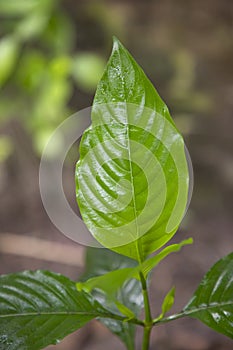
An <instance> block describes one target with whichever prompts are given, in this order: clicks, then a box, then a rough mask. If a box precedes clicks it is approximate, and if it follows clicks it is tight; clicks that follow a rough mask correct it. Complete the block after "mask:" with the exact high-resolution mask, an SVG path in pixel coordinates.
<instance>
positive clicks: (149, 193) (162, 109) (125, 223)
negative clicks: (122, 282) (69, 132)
mask: <svg viewBox="0 0 233 350" xmlns="http://www.w3.org/2000/svg"><path fill="white" fill-rule="evenodd" d="M188 183H189V174H188V168H187V162H186V157H185V150H184V142H183V138H182V136H181V135H180V133H179V132H178V131H177V129H176V128H175V126H174V123H173V121H172V119H171V117H170V115H169V112H168V109H167V107H166V105H165V104H164V102H163V101H162V100H161V98H160V97H159V95H158V94H157V92H156V90H155V89H154V87H153V86H152V84H151V83H150V81H149V80H148V79H147V77H146V76H145V74H144V73H143V71H142V69H141V68H140V67H139V66H138V64H137V63H136V62H135V61H134V59H133V58H132V56H131V55H130V54H129V53H128V51H127V50H126V49H125V48H124V47H123V46H122V45H121V44H120V42H119V41H117V40H116V39H115V40H114V45H113V51H112V54H111V57H110V59H109V62H108V64H107V66H106V69H105V72H104V75H103V77H102V79H101V81H100V83H99V84H98V87H97V91H96V95H95V99H94V104H93V109H92V126H91V127H90V128H89V129H88V130H87V131H86V132H85V133H84V135H83V137H82V141H81V145H80V160H79V162H78V163H77V167H76V193H77V201H78V204H79V208H80V211H81V214H82V217H83V220H84V222H85V223H86V225H87V227H88V228H89V230H90V231H91V233H92V234H93V235H94V237H95V238H96V239H97V240H98V241H99V242H100V243H101V244H102V245H103V246H105V247H107V248H109V249H112V250H115V251H117V252H119V253H120V254H123V255H126V256H129V257H131V258H134V259H136V260H138V261H140V262H141V261H143V260H145V258H146V256H148V255H149V254H150V253H152V252H154V251H155V250H157V249H159V248H160V247H161V246H163V245H164V244H165V243H166V242H167V241H169V239H170V238H171V237H172V236H173V235H174V234H175V232H176V230H177V228H178V226H179V224H180V221H181V219H182V217H183V215H184V212H185V208H186V204H187V195H188Z"/></svg>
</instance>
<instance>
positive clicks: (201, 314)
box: [184, 253, 233, 339]
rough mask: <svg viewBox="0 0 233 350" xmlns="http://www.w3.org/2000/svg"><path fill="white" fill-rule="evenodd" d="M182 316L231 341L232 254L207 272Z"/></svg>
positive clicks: (232, 332)
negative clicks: (196, 320)
mask: <svg viewBox="0 0 233 350" xmlns="http://www.w3.org/2000/svg"><path fill="white" fill-rule="evenodd" d="M184 314H185V315H189V316H191V317H194V318H197V319H199V320H200V321H202V322H203V323H205V324H206V325H207V326H209V327H210V328H213V329H214V330H215V331H217V332H219V333H223V334H225V335H226V336H228V337H230V338H232V339H233V253H231V254H229V255H227V256H226V257H224V258H223V259H220V260H219V261H218V262H217V263H216V264H215V265H214V266H213V267H212V268H211V269H210V270H209V271H208V272H207V274H206V275H205V277H204V278H203V280H202V282H201V284H200V285H199V287H198V288H197V290H196V292H195V293H194V295H193V297H192V299H191V300H190V302H189V303H188V304H187V305H186V307H185V308H184Z"/></svg>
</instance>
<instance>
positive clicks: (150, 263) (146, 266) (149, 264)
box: [141, 238, 193, 278]
mask: <svg viewBox="0 0 233 350" xmlns="http://www.w3.org/2000/svg"><path fill="white" fill-rule="evenodd" d="M192 243H193V239H192V238H188V239H185V240H184V241H182V242H180V243H176V244H172V245H169V246H168V247H166V248H164V249H163V250H162V251H161V252H159V253H158V254H156V255H155V256H153V257H152V258H150V259H147V260H145V261H144V263H143V264H142V265H141V271H142V272H143V274H144V276H145V278H147V276H148V273H149V272H150V271H151V270H152V269H153V268H154V267H156V266H157V265H158V264H159V263H160V261H162V260H163V259H164V258H166V257H167V256H168V255H169V254H171V253H175V252H178V251H179V250H180V249H181V248H182V247H183V246H185V245H188V244H192Z"/></svg>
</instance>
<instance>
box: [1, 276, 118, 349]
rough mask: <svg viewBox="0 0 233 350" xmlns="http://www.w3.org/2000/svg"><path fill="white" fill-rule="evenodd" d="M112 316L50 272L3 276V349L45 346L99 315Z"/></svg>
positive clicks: (66, 281)
mask: <svg viewBox="0 0 233 350" xmlns="http://www.w3.org/2000/svg"><path fill="white" fill-rule="evenodd" d="M100 315H101V316H102V317H105V316H109V317H111V315H110V313H109V312H106V310H104V309H103V307H102V306H101V305H99V304H98V302H97V301H94V300H93V298H92V297H91V296H88V295H87V294H86V293H84V292H78V291H77V290H76V288H75V283H74V282H72V281H70V280H69V279H68V278H66V277H64V276H62V275H59V274H55V273H52V272H49V271H35V272H32V271H25V272H22V273H15V274H10V275H3V276H1V277H0V349H1V350H23V349H33V350H36V349H42V348H44V347H46V346H47V345H49V344H56V343H57V342H59V340H60V339H62V338H64V337H65V336H66V335H67V334H69V333H71V332H73V331H75V330H76V329H78V328H81V327H82V326H83V325H85V324H86V323H87V322H88V321H90V320H91V319H93V318H95V317H98V316H100Z"/></svg>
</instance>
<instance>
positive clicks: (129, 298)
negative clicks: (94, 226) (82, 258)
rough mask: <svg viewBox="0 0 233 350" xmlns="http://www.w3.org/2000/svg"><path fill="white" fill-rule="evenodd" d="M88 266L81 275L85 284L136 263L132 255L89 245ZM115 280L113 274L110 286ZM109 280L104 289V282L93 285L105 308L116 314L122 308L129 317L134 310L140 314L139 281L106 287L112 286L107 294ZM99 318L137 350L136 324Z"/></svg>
mask: <svg viewBox="0 0 233 350" xmlns="http://www.w3.org/2000/svg"><path fill="white" fill-rule="evenodd" d="M85 266H86V271H85V273H84V275H83V276H82V278H81V280H82V281H83V285H85V282H84V281H86V280H91V279H92V278H95V277H96V276H100V278H103V277H104V276H108V275H109V274H111V273H112V272H114V271H122V270H125V269H134V268H136V266H137V263H136V262H135V261H134V260H132V259H129V258H127V257H124V256H122V255H119V254H117V253H114V252H112V251H110V250H107V249H97V248H88V249H87V255H86V265H85ZM94 276H95V277H94ZM112 283H113V281H112V280H111V276H110V278H109V286H111V285H112ZM106 284H107V278H106V283H105V282H104V284H102V286H103V289H101V283H98V284H97V286H95V287H96V289H94V291H93V293H92V294H93V296H94V298H95V299H96V300H97V301H99V302H100V303H101V305H103V306H104V308H105V309H108V310H109V311H110V312H114V314H116V313H117V312H119V311H120V313H121V314H122V315H125V316H126V317H127V319H129V318H130V319H131V318H132V317H133V314H136V315H138V314H139V312H140V310H141V308H142V306H143V299H142V294H141V286H140V283H139V281H137V280H136V279H131V280H127V281H125V282H124V283H123V285H122V286H121V288H120V287H119V286H118V287H117V288H116V289H115V290H114V292H113V291H112V290H111V288H107V291H108V290H109V289H110V295H108V294H107V292H106ZM113 294H114V295H113ZM120 305H124V310H123V309H122V308H121V307H120V309H119V306H120ZM126 310H127V312H126ZM130 312H131V313H130ZM126 313H127V315H126ZM100 320H101V322H102V323H103V324H105V326H107V327H108V328H109V329H110V330H111V331H112V332H113V333H115V334H116V335H118V336H119V337H120V338H121V340H122V341H123V342H124V343H125V344H126V346H127V349H129V350H134V337H135V326H134V325H133V324H130V323H126V322H121V321H118V320H115V319H110V318H109V319H107V318H105V319H103V318H101V319H100Z"/></svg>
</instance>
